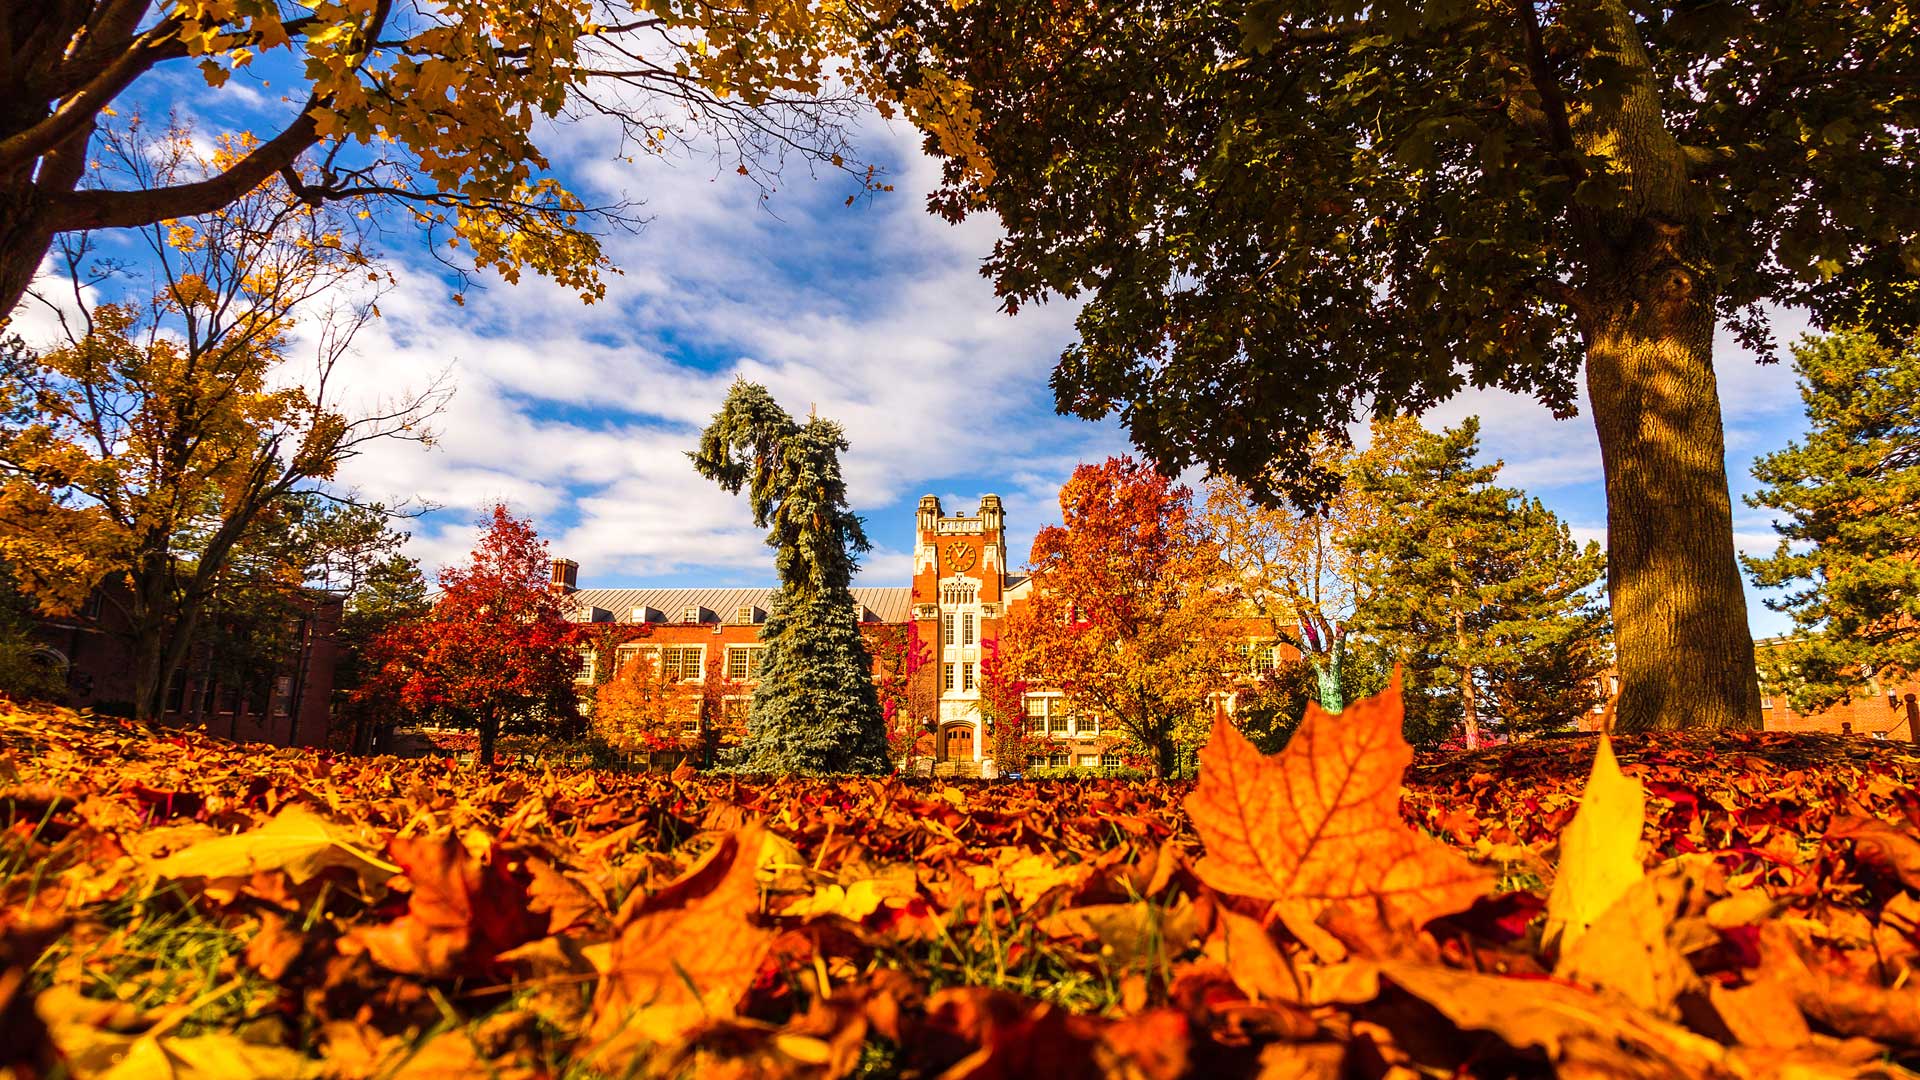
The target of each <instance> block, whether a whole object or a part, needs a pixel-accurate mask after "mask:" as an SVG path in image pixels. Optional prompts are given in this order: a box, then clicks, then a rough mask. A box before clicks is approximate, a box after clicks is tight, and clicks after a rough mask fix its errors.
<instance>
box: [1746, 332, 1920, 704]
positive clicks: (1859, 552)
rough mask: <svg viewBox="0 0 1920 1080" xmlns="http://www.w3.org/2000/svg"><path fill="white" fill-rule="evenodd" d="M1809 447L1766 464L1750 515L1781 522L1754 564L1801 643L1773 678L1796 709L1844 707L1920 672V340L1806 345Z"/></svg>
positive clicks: (1779, 651)
mask: <svg viewBox="0 0 1920 1080" xmlns="http://www.w3.org/2000/svg"><path fill="white" fill-rule="evenodd" d="M1793 353H1794V368H1795V370H1796V371H1798V372H1799V375H1800V398H1801V400H1802V401H1804V402H1806V407H1807V419H1808V421H1809V423H1810V425H1811V431H1809V432H1808V434H1807V437H1806V440H1805V441H1804V442H1797V443H1789V444H1788V445H1787V447H1786V449H1784V450H1779V451H1776V452H1774V453H1771V454H1767V455H1766V456H1764V457H1762V458H1760V460H1758V461H1756V462H1755V463H1754V466H1753V474H1754V476H1755V477H1757V478H1758V479H1759V480H1760V482H1761V483H1763V484H1765V485H1767V486H1766V487H1765V488H1764V489H1762V490H1761V491H1759V492H1758V493H1756V494H1754V495H1751V496H1748V498H1747V503H1748V505H1750V506H1754V507H1766V508H1768V509H1771V510H1774V511H1776V512H1778V513H1779V514H1780V515H1782V517H1784V519H1785V520H1784V521H1783V522H1777V523H1776V524H1775V525H1774V529H1775V530H1776V531H1777V532H1779V533H1780V537H1781V539H1780V547H1779V549H1778V550H1777V551H1775V553H1774V554H1773V556H1772V557H1771V558H1751V559H1747V560H1745V561H1746V564H1747V570H1748V572H1750V573H1751V574H1752V575H1753V580H1754V583H1755V584H1756V585H1759V586H1761V587H1762V588H1785V589H1788V590H1789V591H1788V592H1787V593H1786V595H1785V596H1782V597H1778V598H1775V599H1769V600H1768V601H1767V606H1768V607H1770V608H1773V609H1774V610H1775V611H1783V612H1786V613H1787V614H1789V615H1791V616H1792V617H1793V625H1794V629H1795V631H1796V635H1795V638H1794V640H1792V641H1790V642H1788V643H1787V644H1785V645H1784V646H1782V647H1780V648H1776V649H1769V650H1766V654H1765V655H1764V657H1763V664H1762V666H1763V670H1764V671H1765V673H1766V675H1767V678H1768V680H1769V681H1770V682H1772V683H1774V684H1775V685H1776V686H1779V687H1781V688H1782V689H1784V690H1785V691H1786V693H1787V694H1788V696H1789V698H1790V699H1791V700H1792V701H1793V704H1794V707H1795V708H1798V709H1815V708H1820V707H1824V706H1827V705H1831V704H1833V703H1835V702H1838V701H1843V700H1845V699H1846V698H1847V697H1848V696H1849V695H1850V694H1851V693H1852V692H1853V690H1854V689H1855V688H1856V687H1858V686H1859V685H1860V684H1861V683H1863V682H1866V681H1868V680H1869V679H1873V678H1880V679H1886V678H1894V679H1901V678H1905V677H1907V676H1909V675H1911V674H1912V673H1914V672H1916V671H1920V337H1916V338H1913V339H1911V340H1909V341H1907V342H1906V343H1904V345H1895V344H1891V343H1889V342H1887V341H1885V340H1882V339H1879V338H1876V337H1873V336H1871V335H1868V334H1865V333H1859V332H1846V333H1840V334H1835V335H1832V336H1828V337H1821V338H1813V339H1809V340H1806V341H1803V342H1801V343H1800V344H1799V345H1797V346H1795V348H1794V350H1793Z"/></svg>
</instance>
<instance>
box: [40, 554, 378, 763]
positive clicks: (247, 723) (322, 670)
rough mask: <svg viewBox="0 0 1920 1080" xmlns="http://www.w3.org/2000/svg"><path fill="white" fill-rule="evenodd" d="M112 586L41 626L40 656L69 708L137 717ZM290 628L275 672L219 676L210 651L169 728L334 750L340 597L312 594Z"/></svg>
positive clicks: (196, 649) (199, 650)
mask: <svg viewBox="0 0 1920 1080" xmlns="http://www.w3.org/2000/svg"><path fill="white" fill-rule="evenodd" d="M112 588H114V586H103V587H102V588H101V589H99V590H96V591H95V592H94V594H93V595H92V596H91V597H89V598H88V601H87V603H86V605H85V606H84V607H83V608H82V609H81V610H80V611H78V612H76V613H74V614H72V615H61V616H47V617H44V618H42V619H40V620H39V621H38V622H37V624H36V625H35V627H34V636H35V638H37V639H38V641H39V643H40V649H39V656H40V657H41V658H42V659H43V660H44V662H45V663H47V664H48V666H50V667H51V668H53V669H54V670H55V671H57V672H60V673H62V674H63V675H64V676H65V678H66V682H67V691H68V700H67V701H66V702H65V703H66V704H68V705H71V706H73V707H74V708H78V709H94V710H96V711H99V712H102V713H109V714H117V715H124V716H131V715H133V697H134V690H133V653H132V649H131V646H130V643H129V641H128V637H127V627H126V620H125V617H124V616H123V615H122V608H121V605H120V604H118V603H116V602H115V601H114V598H113V596H112V595H111V594H110V590H111V589H112ZM300 607H301V609H302V610H301V613H300V614H299V615H298V616H297V617H296V618H295V621H294V624H293V625H291V626H289V627H288V628H287V629H288V630H289V631H290V637H291V639H292V641H293V643H294V644H293V653H292V655H290V656H289V657H287V658H286V659H285V660H284V661H283V662H282V663H281V664H280V665H279V666H278V667H277V668H275V669H273V670H261V671H258V672H255V673H253V674H252V675H251V677H249V678H246V679H242V680H230V679H229V680H223V679H221V678H220V677H219V676H217V675H216V674H215V673H214V664H213V662H212V661H213V657H212V656H211V655H210V654H209V652H208V649H207V647H206V646H205V644H203V643H196V644H195V645H194V646H193V648H191V649H190V650H189V651H188V653H187V659H186V662H185V663H184V664H183V665H182V668H181V671H180V673H179V674H178V675H177V676H176V677H175V679H174V681H173V684H172V686H171V687H170V688H169V690H168V693H167V694H166V696H165V698H164V700H163V701H162V702H161V709H162V712H161V717H160V719H161V722H162V723H167V724H175V725H181V726H202V725H204V726H205V727H206V729H207V730H208V731H209V732H211V733H213V734H215V735H220V736H224V737H226V738H229V739H235V740H238V741H241V742H267V743H273V744H275V745H278V746H325V745H326V744H327V736H328V731H329V725H330V723H331V720H332V715H333V682H334V669H335V667H336V665H337V664H338V662H339V657H340V645H339V642H338V640H337V637H338V633H337V632H338V630H339V627H340V615H341V598H340V597H338V596H336V595H334V594H331V593H326V592H317V591H316V592H309V593H307V594H306V595H305V599H304V602H303V603H302V604H301V605H300Z"/></svg>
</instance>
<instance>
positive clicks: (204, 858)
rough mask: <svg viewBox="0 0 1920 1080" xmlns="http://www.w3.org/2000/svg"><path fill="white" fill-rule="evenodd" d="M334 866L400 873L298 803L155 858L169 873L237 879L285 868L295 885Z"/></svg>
mask: <svg viewBox="0 0 1920 1080" xmlns="http://www.w3.org/2000/svg"><path fill="white" fill-rule="evenodd" d="M329 866H344V867H347V868H348V869H351V870H353V871H354V872H355V873H357V874H359V875H360V877H361V878H362V879H363V880H372V881H384V880H386V879H387V878H388V877H391V876H392V875H394V874H397V873H399V872H400V868H399V867H397V866H394V865H393V864H392V863H388V862H383V861H381V860H380V859H377V858H375V857H374V856H373V855H371V854H369V853H368V852H366V851H364V850H362V849H361V848H360V847H359V846H358V838H357V837H355V836H354V835H353V834H352V833H350V832H348V831H347V830H346V829H343V828H341V827H340V826H338V825H335V824H333V823H332V822H330V821H328V820H326V819H325V818H322V817H320V816H319V815H317V814H315V813H314V812H313V811H311V810H308V809H307V808H306V807H304V806H301V805H299V804H298V803H294V804H291V805H288V806H287V807H285V808H284V809H282V810H281V811H280V813H279V814H278V815H276V816H275V817H274V819H273V820H272V821H269V822H268V823H266V824H265V825H262V826H261V827H260V828H258V829H253V830H250V831H248V832H243V833H238V834H236V835H233V836H222V837H218V838H216V839H213V840H203V841H201V842H200V843H198V844H194V845H193V846H191V847H189V848H187V849H186V850H185V851H180V852H176V853H175V854H172V855H169V856H167V857H166V858H164V859H161V860H160V861H158V862H156V863H154V864H153V865H152V867H151V869H152V870H153V872H154V874H155V875H157V876H159V877H163V878H235V877H247V876H249V875H251V874H254V873H256V872H258V871H261V870H284V871H286V872H287V876H288V877H289V878H291V879H292V880H293V881H294V883H295V884H298V883H300V882H303V881H306V880H308V879H310V878H312V877H313V876H314V875H316V874H318V873H320V872H321V871H323V870H325V869H326V868H327V867H329Z"/></svg>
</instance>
